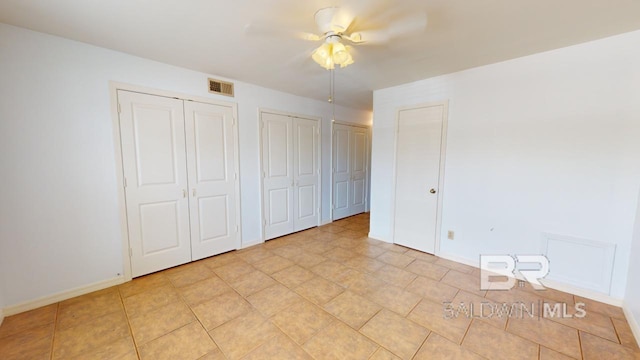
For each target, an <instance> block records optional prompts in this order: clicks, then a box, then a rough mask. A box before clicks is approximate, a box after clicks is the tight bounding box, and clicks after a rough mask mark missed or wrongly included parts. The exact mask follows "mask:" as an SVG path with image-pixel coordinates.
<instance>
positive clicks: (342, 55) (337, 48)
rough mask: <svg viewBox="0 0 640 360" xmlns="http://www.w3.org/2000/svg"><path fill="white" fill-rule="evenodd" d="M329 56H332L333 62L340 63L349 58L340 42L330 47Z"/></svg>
mask: <svg viewBox="0 0 640 360" xmlns="http://www.w3.org/2000/svg"><path fill="white" fill-rule="evenodd" d="M331 56H332V57H333V62H335V63H336V64H338V65H342V64H344V63H345V62H346V61H347V60H348V59H349V52H348V51H347V48H346V47H344V45H343V44H342V43H335V44H333V46H332V49H331Z"/></svg>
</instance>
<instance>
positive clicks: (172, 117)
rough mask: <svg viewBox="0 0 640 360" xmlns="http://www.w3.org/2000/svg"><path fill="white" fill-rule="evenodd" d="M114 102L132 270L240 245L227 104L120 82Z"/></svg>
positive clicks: (143, 271)
mask: <svg viewBox="0 0 640 360" xmlns="http://www.w3.org/2000/svg"><path fill="white" fill-rule="evenodd" d="M118 108H119V119H120V139H121V147H122V163H123V173H124V185H125V200H126V209H127V226H128V234H129V246H130V255H131V270H132V276H133V277H136V276H141V275H144V274H149V273H152V272H155V271H158V270H162V269H166V268H169V267H173V266H176V265H180V264H183V263H186V262H189V261H192V260H197V259H201V258H204V257H207V256H212V255H215V254H218V253H221V252H224V251H228V250H231V249H235V248H237V247H239V244H238V241H239V237H238V232H237V230H238V228H237V225H238V221H237V220H238V216H237V212H236V206H237V205H236V204H237V197H238V191H237V187H236V183H235V180H236V165H235V164H236V159H235V151H234V146H235V141H234V139H235V133H234V132H233V128H232V127H233V124H234V120H233V111H232V108H231V107H226V106H217V105H212V104H203V103H195V102H187V103H186V105H185V102H184V101H183V100H180V99H174V98H167V97H162V96H156V95H148V94H141V93H134V92H128V91H121V90H120V91H118ZM185 114H186V117H185Z"/></svg>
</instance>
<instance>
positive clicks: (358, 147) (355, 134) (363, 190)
mask: <svg viewBox="0 0 640 360" xmlns="http://www.w3.org/2000/svg"><path fill="white" fill-rule="evenodd" d="M351 138H352V141H351V145H352V150H351V155H352V157H353V158H352V161H351V164H352V167H351V189H352V191H351V197H350V203H349V207H350V211H349V213H350V214H351V215H355V214H360V213H363V212H364V208H365V202H366V199H367V184H366V181H367V130H366V129H363V128H359V127H352V128H351Z"/></svg>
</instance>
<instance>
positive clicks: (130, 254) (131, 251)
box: [129, 248, 133, 257]
mask: <svg viewBox="0 0 640 360" xmlns="http://www.w3.org/2000/svg"><path fill="white" fill-rule="evenodd" d="M129 257H133V249H132V248H129Z"/></svg>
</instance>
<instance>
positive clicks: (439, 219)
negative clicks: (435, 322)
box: [391, 100, 449, 255]
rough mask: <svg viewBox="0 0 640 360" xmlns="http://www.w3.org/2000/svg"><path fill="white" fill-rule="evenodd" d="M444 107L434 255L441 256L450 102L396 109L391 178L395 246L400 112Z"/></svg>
mask: <svg viewBox="0 0 640 360" xmlns="http://www.w3.org/2000/svg"><path fill="white" fill-rule="evenodd" d="M439 105H440V106H443V111H442V132H441V134H440V169H439V171H440V174H439V176H438V204H437V208H436V236H435V244H434V249H435V250H434V255H439V254H440V240H441V234H442V204H443V200H444V170H445V161H446V157H447V156H446V155H447V128H448V122H449V100H443V101H436V102H426V103H420V104H415V105H408V106H402V107H398V108H396V116H395V122H394V126H393V131H394V135H393V173H392V174H393V176H392V177H391V186H392V190H391V242H393V243H394V244H395V237H396V175H397V166H398V130H399V127H400V112H401V111H403V110H411V109H419V108H425V107H432V106H439Z"/></svg>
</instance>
